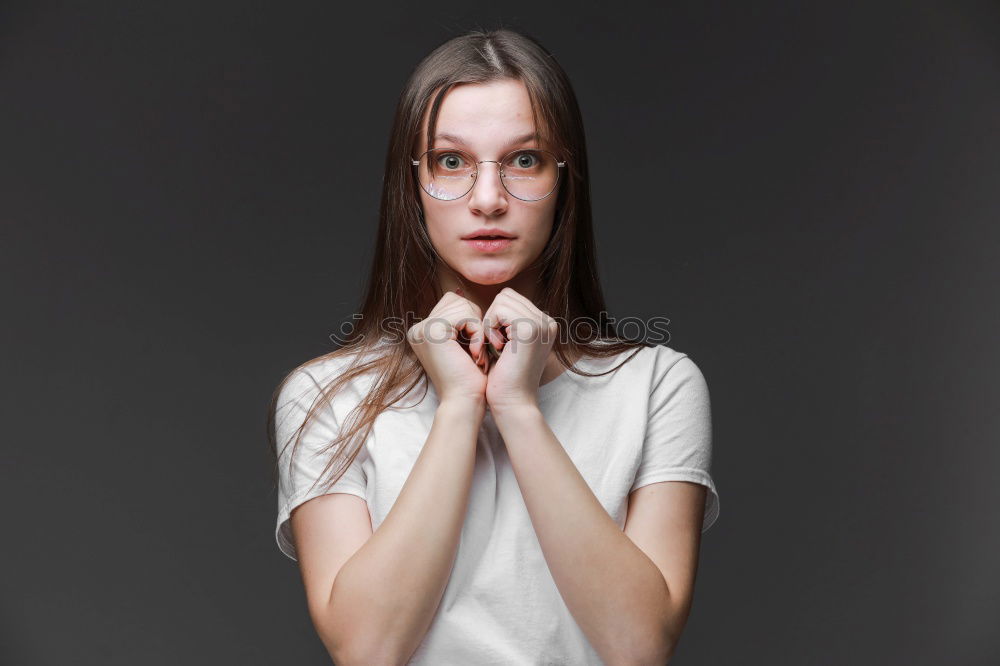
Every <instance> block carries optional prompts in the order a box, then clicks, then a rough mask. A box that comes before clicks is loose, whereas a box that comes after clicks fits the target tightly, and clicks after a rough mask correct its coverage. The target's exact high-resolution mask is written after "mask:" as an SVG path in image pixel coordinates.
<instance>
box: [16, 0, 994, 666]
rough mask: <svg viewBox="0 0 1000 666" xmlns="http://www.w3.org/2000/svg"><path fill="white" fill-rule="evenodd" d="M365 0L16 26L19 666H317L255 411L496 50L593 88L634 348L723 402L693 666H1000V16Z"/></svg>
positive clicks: (601, 189) (615, 295) (330, 307)
mask: <svg viewBox="0 0 1000 666" xmlns="http://www.w3.org/2000/svg"><path fill="white" fill-rule="evenodd" d="M362 4H364V7H362V8H349V7H335V5H334V3H332V2H297V3H247V2H212V3H204V2H172V3H135V2H117V3H112V2H91V3H84V2H76V3H51V2H43V3H27V2H24V3H11V2H5V3H3V4H2V5H0V215H2V220H0V221H2V227H0V228H2V239H0V260H2V266H3V279H2V280H0V290H2V296H3V304H4V308H3V310H4V314H5V317H4V324H3V326H2V327H0V335H2V338H0V340H2V342H3V346H4V352H5V353H4V357H5V363H4V365H5V370H4V376H5V377H6V379H7V381H6V382H5V396H4V398H3V401H2V404H3V410H4V423H5V425H6V436H5V438H4V440H5V441H4V446H3V464H2V466H0V474H2V478H0V500H2V501H3V507H4V531H5V539H4V543H5V546H4V548H3V564H4V566H3V571H4V573H3V575H2V577H0V581H2V586H3V587H2V590H0V592H2V593H0V599H2V605H0V611H2V617H0V646H2V647H0V662H2V663H4V664H70V663H73V664H276V663H284V664H320V663H324V662H325V661H326V659H325V652H324V651H323V649H322V646H321V644H320V643H319V640H318V638H317V637H316V635H315V633H314V630H313V628H312V626H311V624H310V621H309V619H308V615H307V611H306V606H305V598H304V594H303V590H302V586H301V581H300V579H299V574H298V571H297V568H296V566H295V565H294V564H293V563H292V562H291V561H290V560H288V559H286V558H285V557H284V556H283V555H281V554H280V552H279V551H278V549H277V546H276V545H275V543H274V534H273V531H274V520H275V516H276V510H277V507H276V497H275V493H274V489H273V488H272V487H271V485H270V477H269V473H270V471H269V468H268V466H269V464H270V460H269V457H268V454H267V449H266V443H265V442H266V440H265V430H264V419H265V407H266V404H267V399H268V398H269V396H270V393H271V390H272V389H273V388H274V386H275V384H276V383H277V382H278V380H279V379H280V378H281V376H282V375H283V373H284V372H285V371H287V370H288V369H290V368H291V367H292V366H294V365H295V364H297V363H299V362H301V361H303V360H305V359H307V358H311V357H313V356H315V355H318V354H320V353H323V352H325V351H327V350H328V349H330V348H331V343H330V342H329V340H328V335H329V334H330V333H331V332H333V331H335V330H337V328H338V327H339V325H340V323H341V322H342V321H344V320H349V318H350V314H351V313H352V312H353V311H354V308H355V307H356V305H357V301H358V298H359V294H360V289H361V285H362V281H363V277H364V275H365V273H366V271H367V266H368V262H369V260H370V258H371V247H372V241H373V234H374V228H375V224H376V215H377V206H378V196H379V188H380V183H381V174H382V166H383V160H384V157H385V149H386V144H387V138H388V132H389V127H390V122H391V118H392V112H393V109H394V105H395V101H396V96H397V95H398V93H399V90H400V87H401V86H402V84H403V82H404V80H405V78H406V76H407V75H408V74H409V72H410V70H411V68H412V67H413V66H414V65H415V64H416V63H417V61H418V60H419V59H420V58H421V57H422V56H423V55H424V54H426V53H427V52H428V51H429V50H430V49H431V48H433V47H434V46H436V45H437V44H438V43H439V42H440V41H442V40H444V39H445V38H447V37H449V36H452V35H454V34H457V33H459V32H461V31H463V30H465V29H467V28H472V27H487V28H489V27H496V26H499V25H505V26H508V27H512V28H517V29H522V30H525V31H527V32H529V33H531V34H533V35H535V36H537V37H538V38H539V39H540V40H541V41H542V43H543V44H545V45H546V46H547V47H548V48H549V49H550V50H551V51H553V53H554V54H555V56H556V58H557V59H558V60H559V62H560V63H562V65H563V66H564V67H565V69H566V70H567V71H568V72H569V75H570V77H571V79H572V81H573V83H574V85H575V87H576V91H577V94H578V96H579V100H580V104H581V106H582V109H583V113H584V119H585V122H586V127H587V133H588V147H589V150H590V158H591V164H590V165H591V169H592V179H593V180H592V188H593V198H594V206H595V222H596V228H597V235H598V248H599V253H600V261H601V270H602V276H603V279H604V283H605V287H606V289H607V295H608V300H609V307H610V309H611V311H612V314H614V315H615V316H617V317H625V316H637V317H650V316H654V315H659V316H667V317H669V318H670V319H671V325H670V330H671V334H672V339H671V341H670V343H669V344H670V346H671V347H673V348H675V349H678V350H680V351H683V352H686V353H688V354H689V355H690V356H691V357H692V358H693V359H694V360H695V361H696V362H697V363H698V364H699V366H700V367H701V368H702V370H703V372H704V373H705V375H706V377H707V379H708V383H709V387H710V389H711V393H712V400H713V413H714V425H715V459H714V467H713V472H714V477H715V480H716V482H717V484H718V488H719V492H720V495H721V509H722V512H721V516H720V518H719V521H718V523H716V525H715V526H714V527H713V528H712V529H711V530H710V531H709V532H708V533H707V534H706V535H705V538H704V541H703V546H702V557H701V565H700V569H699V576H698V585H697V590H696V599H695V604H694V609H693V613H692V616H691V619H690V622H689V624H688V627H687V630H686V632H685V634H684V636H683V638H682V640H681V644H680V647H679V650H678V652H677V656H676V658H675V660H674V662H673V663H676V664H769V665H770V664H887V663H892V664H903V663H905V664H942V663H947V664H988V663H993V664H995V663H1000V638H998V635H997V627H998V625H1000V572H998V569H997V567H996V561H997V559H998V550H1000V548H998V547H1000V529H998V528H1000V525H998V522H1000V520H998V510H997V507H998V501H1000V490H998V486H997V483H996V481H997V472H998V469H1000V453H998V448H997V441H998V437H997V435H998V426H1000V423H998V421H1000V417H998V415H1000V410H998V409H997V405H998V398H1000V396H998V389H997V380H996V376H997V370H998V363H997V360H998V358H997V357H998V354H997V350H996V348H995V342H996V341H997V335H996V333H995V331H996V330H997V326H998V324H1000V308H998V302H997V295H996V291H995V289H996V286H997V284H1000V280H998V277H1000V276H998V268H997V261H998V250H1000V232H998V226H997V223H998V221H1000V186H998V185H1000V183H998V181H1000V7H998V5H997V4H995V3H994V4H987V3H982V4H971V3H957V2H951V3H949V2H938V3H931V2H898V3H893V2H873V3H842V2H826V3H822V4H820V3H800V2H787V3H778V2H765V1H761V2H753V3H747V2H685V3H679V2H672V3H669V6H663V5H660V6H657V7H653V6H646V5H628V4H625V3H610V4H609V3H579V2H574V3H563V4H561V5H555V4H548V3H546V4H544V6H542V5H541V3H536V2H530V3H520V2H513V3H510V2H505V3H487V4H482V5H479V6H475V7H470V6H468V5H466V4H464V3H445V4H443V5H442V4H433V3H432V4H431V5H427V4H426V3H415V4H409V5H403V4H402V3H399V4H398V6H395V7H389V6H387V5H385V4H384V3H362ZM991 287H992V288H991Z"/></svg>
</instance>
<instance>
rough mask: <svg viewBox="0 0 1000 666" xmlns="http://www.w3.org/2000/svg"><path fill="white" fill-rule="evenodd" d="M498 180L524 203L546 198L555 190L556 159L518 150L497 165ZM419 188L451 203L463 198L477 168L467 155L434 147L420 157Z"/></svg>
mask: <svg viewBox="0 0 1000 666" xmlns="http://www.w3.org/2000/svg"><path fill="white" fill-rule="evenodd" d="M499 168H500V178H501V181H502V182H503V184H504V187H506V188H507V191H508V192H509V193H510V194H511V196H514V197H516V198H518V199H522V200H524V201H537V200H538V199H543V198H545V197H546V196H547V195H548V194H549V193H551V192H552V190H553V189H555V186H556V182H557V181H558V179H559V166H558V163H557V160H556V158H555V156H554V155H553V154H552V153H550V152H548V151H545V150H533V149H525V150H517V151H514V152H513V153H511V154H509V155H507V156H506V157H505V158H504V159H503V162H502V163H501V164H500V165H499ZM417 171H418V177H419V180H420V186H421V187H423V188H424V191H426V192H427V194H429V195H431V196H432V197H434V198H436V199H443V200H445V201H450V200H453V199H459V198H461V197H463V196H465V195H466V194H467V193H468V192H469V190H471V189H472V186H473V185H475V182H476V177H477V165H476V161H475V159H473V158H472V157H471V156H470V155H469V154H468V153H465V152H463V151H461V150H456V149H454V148H435V149H432V150H429V151H427V152H426V153H424V154H423V155H421V156H420V164H419V166H418V169H417Z"/></svg>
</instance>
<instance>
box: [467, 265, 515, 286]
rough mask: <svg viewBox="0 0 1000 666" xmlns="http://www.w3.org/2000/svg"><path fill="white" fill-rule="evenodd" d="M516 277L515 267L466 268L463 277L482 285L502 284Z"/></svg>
mask: <svg viewBox="0 0 1000 666" xmlns="http://www.w3.org/2000/svg"><path fill="white" fill-rule="evenodd" d="M516 276H517V270H516V269H515V268H514V267H513V266H496V267H490V266H466V267H464V269H463V270H462V277H464V278H465V279H466V280H468V281H469V282H475V283H476V284H482V285H491V284H502V283H504V282H509V281H510V280H513V279H514V278H515V277H516Z"/></svg>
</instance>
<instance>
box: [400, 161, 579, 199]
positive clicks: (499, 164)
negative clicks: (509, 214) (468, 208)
mask: <svg viewBox="0 0 1000 666" xmlns="http://www.w3.org/2000/svg"><path fill="white" fill-rule="evenodd" d="M434 151H440V152H449V153H460V154H462V155H465V156H466V157H468V158H470V159H469V162H471V163H473V164H475V165H476V175H475V176H473V178H472V182H471V183H470V184H469V189H467V190H466V191H465V192H463V193H462V194H460V195H459V196H457V197H454V198H452V199H442V198H441V197H436V196H434V195H433V194H431V193H430V192H427V188H425V187H424V186H423V185H422V184H421V183H420V176H419V175H418V176H417V184H418V185H420V189H422V190H423V191H424V192H427V196H429V197H433V198H435V199H437V200H438V201H458V200H459V199H461V198H462V197H464V196H465V195H467V194H468V193H469V192H471V191H472V188H473V187H475V186H476V181H478V180H479V165H480V164H484V163H486V162H492V163H493V164H496V165H497V169H498V170H499V171H500V184H501V185H503V189H504V190H506V192H507V194H509V195H510V196H512V197H514V198H515V199H517V200H519V201H541V200H542V199H545V198H546V197H548V196H549V195H550V194H552V193H553V192H555V191H556V189H557V188H558V187H559V183H560V182H562V169H563V168H564V167H565V166H566V162H565V160H564V161H559V158H558V157H556V156H555V153H553V152H551V151H549V150H545V149H544V148H515V149H514V150H512V151H510V152H509V153H507V154H506V155H504V156H503V158H501V159H500V160H499V161H497V160H478V161H477V160H476V159H475V158H474V157H473V156H472V155H470V154H469V153H468V152H467V151H464V150H461V149H459V148H430V149H428V150H425V151H424V152H422V153H420V157H418V158H417V159H413V158H412V157H411V158H410V164H411V165H412V166H415V167H419V166H420V160H422V159H424V155H426V154H427V153H431V152H434ZM523 151H534V152H538V153H546V154H547V155H551V156H552V159H554V160H555V161H556V182H554V183H553V184H552V189H551V190H549V191H548V192H546V193H545V194H543V195H542V196H540V197H538V198H537V199H522V198H521V197H519V196H517V195H516V194H514V193H513V192H511V191H510V190H509V189H507V183H506V182H504V179H503V163H504V162H505V161H506V160H507V158H508V157H510V156H511V155H513V154H514V153H520V152H523Z"/></svg>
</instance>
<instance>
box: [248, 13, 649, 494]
mask: <svg viewBox="0 0 1000 666" xmlns="http://www.w3.org/2000/svg"><path fill="white" fill-rule="evenodd" d="M499 79H519V80H520V81H522V82H523V83H524V85H525V87H526V88H527V91H528V94H529V97H530V99H531V106H532V111H533V113H534V117H535V127H536V129H537V131H538V133H539V134H540V135H543V136H544V137H545V139H546V140H547V141H548V143H549V145H551V146H552V147H553V149H554V151H555V152H556V154H557V155H558V156H559V159H561V160H565V162H566V167H567V168H566V172H567V173H566V178H565V179H562V180H561V182H560V184H559V191H558V193H557V201H556V208H555V219H554V220H553V230H552V235H551V237H550V238H549V241H548V244H547V245H546V247H545V249H544V250H543V252H542V253H541V255H540V257H539V259H538V262H539V265H540V267H541V270H540V272H539V275H540V278H539V279H540V281H541V284H540V285H539V287H540V288H539V289H538V290H537V296H536V302H535V306H536V307H538V308H539V309H540V310H542V311H544V312H546V313H547V314H548V315H549V316H551V317H553V318H555V319H556V320H557V321H558V323H559V326H560V334H559V337H558V339H557V340H556V342H555V343H554V345H553V352H554V353H555V354H556V356H557V358H558V359H559V361H560V363H561V364H562V365H563V366H564V368H566V369H567V371H571V372H576V373H577V374H579V375H584V376H597V374H607V372H612V371H613V370H616V369H617V367H615V368H612V369H611V370H607V371H606V372H603V373H588V372H585V371H583V370H581V369H579V368H576V367H575V366H574V365H572V362H571V359H573V358H576V357H578V356H580V355H588V356H591V357H609V356H614V355H617V354H619V353H621V352H623V351H627V350H629V349H635V352H638V351H639V349H640V348H641V347H642V346H648V345H649V343H647V342H644V341H641V340H628V339H624V338H621V337H620V336H619V335H618V334H617V333H616V331H615V327H614V324H613V321H610V320H608V318H607V317H605V316H603V313H604V312H605V303H604V295H603V292H602V289H601V284H600V281H599V277H598V271H597V260H596V257H595V252H594V234H593V227H592V222H591V209H590V186H589V175H588V172H587V152H586V145H585V140H584V131H583V121H582V118H581V115H580V109H579V106H578V104H577V101H576V96H575V94H574V93H573V89H572V87H571V85H570V82H569V79H568V77H567V76H566V74H565V72H564V71H563V70H562V68H561V67H560V66H559V64H558V63H557V62H556V60H555V58H554V57H553V56H552V54H551V53H549V52H548V51H547V50H546V49H545V48H544V47H542V46H541V44H539V43H538V42H537V41H536V40H535V39H534V38H532V37H529V36H526V35H523V34H520V33H517V32H514V31H511V30H508V29H500V30H493V31H489V32H484V31H480V30H474V31H471V32H468V33H466V34H464V35H461V36H459V37H455V38H453V39H450V40H449V41H447V42H445V43H443V44H441V45H440V46H439V47H438V48H436V49H435V50H434V51H433V52H431V53H430V54H429V55H428V56H427V57H425V58H424V59H423V60H422V61H421V62H420V64H419V65H417V67H416V68H415V69H414V71H413V73H412V74H411V75H410V77H409V79H408V80H407V82H406V84H405V85H404V87H403V90H402V92H401V93H400V97H399V102H398V105H397V107H396V113H395V117H394V119H393V124H392V134H391V137H390V140H389V148H388V153H387V155H386V162H385V177H384V181H383V186H382V198H381V204H380V206H379V225H378V235H377V240H376V245H375V253H374V258H373V261H372V266H371V273H370V274H369V277H368V281H367V285H366V288H365V296H364V302H363V304H362V305H361V308H360V317H358V316H357V315H355V321H357V322H358V323H357V325H356V326H354V327H353V329H352V330H351V332H350V333H349V334H348V335H346V336H345V340H344V341H343V344H342V346H341V347H339V348H337V349H335V350H334V351H331V352H329V353H327V354H324V355H322V356H319V357H317V358H315V359H311V360H309V361H307V362H305V363H303V364H301V365H299V366H298V367H296V368H294V369H292V370H291V371H289V372H288V374H287V375H286V376H285V378H284V379H283V380H282V381H281V383H280V384H279V385H278V387H277V388H276V389H275V390H274V393H273V395H272V396H271V402H270V406H269V410H268V419H267V429H268V439H269V444H270V448H271V451H272V453H273V454H274V456H275V457H276V458H277V457H278V456H279V455H280V454H279V453H278V451H277V442H276V434H275V432H274V426H275V423H274V421H275V409H276V406H277V405H276V403H277V400H278V397H279V394H280V392H281V389H282V388H283V386H284V385H285V383H286V382H287V381H288V380H289V378H290V377H291V376H292V375H294V374H295V373H296V372H297V371H299V370H301V369H304V368H306V367H307V366H309V365H311V364H314V363H319V362H322V361H324V360H328V359H332V358H335V357H348V356H349V357H352V362H351V363H349V364H347V366H346V370H344V371H343V372H339V373H338V374H337V376H336V377H335V378H334V379H333V380H332V381H331V382H330V383H329V384H328V385H327V386H325V387H322V390H321V391H320V392H319V394H318V395H317V397H316V400H315V402H314V403H313V405H312V407H311V408H310V409H309V410H308V413H307V415H306V417H305V421H304V423H303V424H302V425H301V426H299V427H298V429H297V430H296V431H295V436H294V437H293V439H295V441H296V445H297V443H298V441H299V440H300V439H301V436H302V433H303V432H304V431H305V429H306V424H307V423H308V422H309V421H310V420H311V419H312V418H314V416H315V414H316V412H317V411H318V409H319V408H320V407H321V406H322V405H323V404H324V403H326V402H328V401H329V400H330V398H331V397H332V396H334V395H336V394H337V392H338V391H339V390H341V389H342V388H343V387H344V386H345V385H346V384H347V383H348V382H350V381H352V380H353V379H355V378H357V377H359V376H361V375H363V374H366V373H372V374H373V375H374V381H373V383H372V384H371V389H370V391H369V392H368V393H367V396H366V397H365V399H363V400H362V401H361V403H360V404H358V405H357V406H356V407H354V409H353V411H352V412H351V415H350V416H349V417H348V418H347V419H346V423H345V424H344V426H343V427H342V428H341V430H340V432H339V433H338V435H337V438H336V439H335V440H334V441H333V442H331V443H330V444H329V446H328V447H327V448H326V449H325V450H331V449H336V450H337V451H339V453H340V454H341V455H339V456H335V455H331V456H330V463H329V464H328V465H327V466H326V469H325V470H324V475H326V472H328V471H329V470H330V469H331V468H332V467H333V466H334V462H335V458H338V457H339V459H340V461H341V464H340V465H339V467H338V468H337V470H336V471H335V472H334V474H333V475H332V476H330V480H329V483H330V485H332V484H333V483H335V482H336V481H337V479H339V478H340V476H341V475H342V474H343V472H344V471H345V470H346V469H347V467H348V466H349V465H350V464H351V463H352V462H353V461H354V459H355V457H356V456H357V455H358V452H359V451H360V450H361V447H362V446H363V443H364V441H365V440H366V439H367V438H368V436H369V434H370V433H371V430H372V428H373V426H374V422H375V419H376V418H377V417H378V416H379V414H381V413H382V411H384V410H385V409H387V408H388V407H391V406H392V405H393V404H395V403H396V402H397V401H399V400H400V399H401V398H403V397H404V396H406V395H407V394H408V393H409V392H410V391H411V390H413V389H414V388H415V387H416V386H417V385H418V384H421V383H424V390H425V392H426V375H425V373H424V371H423V368H422V366H421V365H420V362H419V361H418V360H417V358H416V356H415V355H414V354H413V351H412V349H410V346H409V344H408V343H407V341H406V337H405V332H406V330H407V329H408V328H409V327H410V326H412V325H413V324H415V323H416V322H417V321H419V320H420V318H422V316H426V314H427V313H429V312H430V311H431V309H432V308H433V307H434V305H435V304H436V303H437V302H438V301H439V300H440V299H441V297H442V296H443V293H442V292H441V289H440V286H439V283H438V280H437V279H436V278H437V276H438V270H439V269H440V264H439V257H438V254H437V252H436V251H435V249H434V246H433V244H432V243H431V241H430V238H429V237H428V234H427V230H426V228H425V226H424V224H423V217H422V207H421V203H420V197H419V190H418V189H417V188H419V184H418V183H417V181H416V178H415V177H414V173H413V169H412V167H411V163H410V159H411V156H412V155H413V152H414V150H415V148H416V142H417V139H418V138H419V136H420V132H421V129H422V123H423V117H424V115H425V113H427V111H428V105H430V115H429V123H428V130H427V131H428V133H427V139H428V141H427V146H428V147H430V146H431V141H430V137H432V136H433V135H434V127H435V123H436V120H437V114H438V111H439V109H440V106H441V103H442V100H443V99H444V96H445V95H446V94H447V92H448V91H449V90H450V89H451V88H453V87H454V86H457V85H461V84H467V83H487V82H490V81H496V80H499ZM456 277H458V279H459V281H461V276H456ZM414 313H423V315H422V316H421V317H417V316H416V315H415V314H414ZM387 322H392V325H393V326H395V327H396V328H395V329H394V330H392V329H391V330H388V331H387V330H386V325H387ZM372 352H374V353H372ZM632 356H634V354H632V355H629V356H628V358H626V359H625V361H624V362H627V361H628V360H631V358H632ZM624 362H623V363H624ZM404 386H405V389H403V387H404ZM289 443H291V439H290V440H289V442H286V443H285V444H284V446H286V447H287V445H288V444H289ZM338 446H339V448H338ZM292 453H293V454H294V448H293V451H292ZM314 485H315V484H314Z"/></svg>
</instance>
